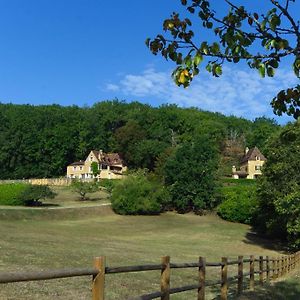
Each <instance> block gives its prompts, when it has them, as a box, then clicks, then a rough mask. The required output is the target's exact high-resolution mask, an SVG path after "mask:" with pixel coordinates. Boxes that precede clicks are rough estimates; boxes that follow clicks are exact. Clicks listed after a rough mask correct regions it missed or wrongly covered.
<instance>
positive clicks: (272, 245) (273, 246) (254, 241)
mask: <svg viewBox="0 0 300 300" xmlns="http://www.w3.org/2000/svg"><path fill="white" fill-rule="evenodd" d="M243 242H244V243H245V244H250V245H259V246H260V247H262V248H265V249H268V250H274V251H281V252H287V247H286V245H284V244H283V243H282V242H281V241H280V240H275V239H268V238H266V237H263V236H260V235H259V234H257V233H256V232H254V231H249V232H247V233H246V235H245V239H243Z"/></svg>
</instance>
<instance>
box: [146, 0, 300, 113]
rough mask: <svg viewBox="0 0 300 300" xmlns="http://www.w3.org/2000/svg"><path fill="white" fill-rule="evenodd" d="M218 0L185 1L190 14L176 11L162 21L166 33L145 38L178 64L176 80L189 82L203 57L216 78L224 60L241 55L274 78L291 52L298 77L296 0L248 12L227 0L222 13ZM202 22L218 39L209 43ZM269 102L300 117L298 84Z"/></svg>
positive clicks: (272, 2)
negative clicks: (294, 13)
mask: <svg viewBox="0 0 300 300" xmlns="http://www.w3.org/2000/svg"><path fill="white" fill-rule="evenodd" d="M214 2H217V4H215V3H214ZM220 2H221V1H209V0H181V3H182V5H183V6H185V7H186V9H187V15H188V16H184V17H180V16H179V14H178V13H176V12H174V13H173V14H172V15H171V16H170V18H168V19H165V20H164V21H163V30H164V31H165V34H164V35H163V34H158V35H157V36H156V38H154V39H152V40H151V39H150V38H148V39H147V40H146V45H147V46H148V47H149V49H150V50H151V52H152V53H153V54H155V55H156V54H158V53H160V54H161V55H162V56H163V57H164V58H165V59H170V60H172V61H173V62H175V64H176V65H177V67H176V68H175V70H174V72H173V74H172V76H173V79H174V81H175V83H176V84H177V85H179V86H181V85H182V86H184V87H188V86H189V85H190V83H191V81H192V79H193V77H194V76H196V75H198V73H199V71H200V65H201V63H202V62H204V61H205V58H207V59H206V67H205V68H206V70H207V71H208V72H210V73H212V75H213V76H215V77H219V76H221V75H222V66H223V64H224V62H226V61H227V62H230V63H238V62H239V61H241V60H244V61H246V62H247V63H248V65H249V67H250V68H252V69H257V70H258V71H259V74H260V75H261V76H262V77H265V76H269V77H273V76H274V74H275V70H276V69H277V68H278V67H279V65H280V63H281V60H282V59H283V58H284V57H288V56H289V57H293V63H292V68H293V71H294V73H295V75H296V76H297V77H298V78H300V31H299V21H297V20H296V19H295V18H294V17H293V14H292V10H293V5H295V3H293V2H295V0H281V1H276V0H269V6H270V7H269V9H267V10H266V11H250V9H248V8H246V7H245V6H240V5H238V4H236V3H237V2H238V1H234V0H232V1H230V0H223V3H225V4H226V5H227V7H228V13H227V14H222V13H221V14H220V12H218V11H217V9H216V8H215V7H214V5H215V6H217V5H220ZM262 2H267V1H262ZM258 7H259V5H258ZM258 9H259V8H258ZM199 23H200V24H199ZM199 25H200V26H202V27H203V28H204V29H207V30H208V31H212V34H211V36H214V37H215V38H212V39H211V40H212V41H211V42H210V41H208V40H205V39H204V40H203V38H202V37H201V36H200V37H199V35H201V34H203V33H204V31H201V30H200V29H199V28H200V26H199ZM271 105H272V107H273V110H274V112H275V113H276V114H278V115H281V114H282V113H287V114H288V115H292V116H293V117H294V118H298V117H299V116H300V109H299V108H300V85H297V86H296V87H291V88H289V89H287V90H286V91H285V90H282V91H280V92H279V93H278V94H277V96H276V97H275V98H274V99H273V100H272V102H271Z"/></svg>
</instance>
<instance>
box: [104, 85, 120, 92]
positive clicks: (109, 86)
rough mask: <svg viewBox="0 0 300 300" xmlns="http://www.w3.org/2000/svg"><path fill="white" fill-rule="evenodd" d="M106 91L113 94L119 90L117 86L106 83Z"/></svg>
mask: <svg viewBox="0 0 300 300" xmlns="http://www.w3.org/2000/svg"><path fill="white" fill-rule="evenodd" d="M106 89H107V90H108V91H112V92H115V91H118V90H119V89H120V88H119V86H118V85H116V84H112V83H108V84H107V85H106Z"/></svg>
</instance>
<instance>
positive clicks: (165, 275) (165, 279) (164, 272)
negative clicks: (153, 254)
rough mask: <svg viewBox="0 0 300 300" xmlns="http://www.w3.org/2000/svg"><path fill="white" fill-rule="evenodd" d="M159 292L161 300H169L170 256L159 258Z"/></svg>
mask: <svg viewBox="0 0 300 300" xmlns="http://www.w3.org/2000/svg"><path fill="white" fill-rule="evenodd" d="M160 291H161V293H162V295H161V298H160V299H161V300H169V299H170V256H163V257H162V258H161V277H160Z"/></svg>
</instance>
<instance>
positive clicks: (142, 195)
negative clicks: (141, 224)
mask: <svg viewBox="0 0 300 300" xmlns="http://www.w3.org/2000/svg"><path fill="white" fill-rule="evenodd" d="M168 202H169V196H168V192H167V190H166V189H165V188H164V186H163V185H162V184H161V183H160V182H159V181H157V180H155V179H154V178H153V177H150V176H147V173H146V174H145V172H144V171H143V170H139V171H137V172H135V173H134V174H130V175H129V176H127V177H126V178H125V179H124V180H121V181H120V182H119V183H117V185H116V186H115V187H114V189H113V191H112V195H111V203H112V208H113V209H114V211H116V212H117V213H119V214H122V215H152V214H159V213H160V212H162V211H163V210H164V208H165V207H166V205H167V203H168Z"/></svg>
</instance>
